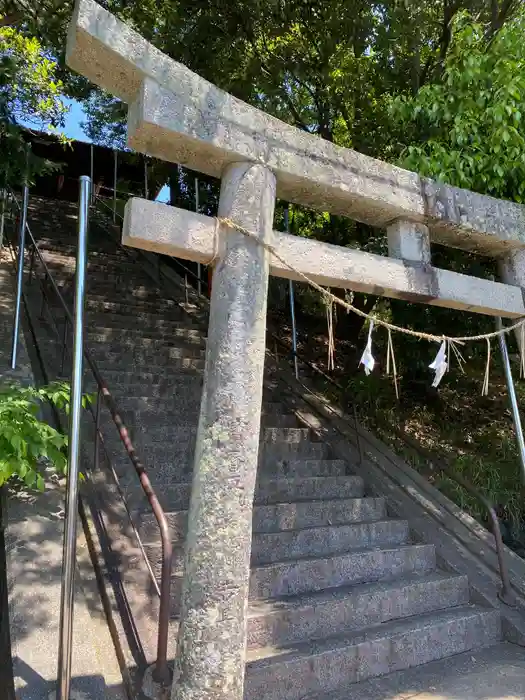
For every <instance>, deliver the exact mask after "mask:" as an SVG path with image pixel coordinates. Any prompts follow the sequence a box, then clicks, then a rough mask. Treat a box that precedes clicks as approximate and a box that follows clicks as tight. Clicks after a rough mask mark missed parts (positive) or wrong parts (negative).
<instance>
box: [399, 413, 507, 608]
mask: <svg viewBox="0 0 525 700" xmlns="http://www.w3.org/2000/svg"><path fill="white" fill-rule="evenodd" d="M388 427H389V429H390V430H392V432H393V433H394V434H395V435H396V436H397V437H398V438H399V439H400V440H402V441H403V442H404V443H405V444H406V445H408V447H410V448H411V449H412V450H414V452H416V453H417V454H419V455H421V457H423V459H424V460H425V461H426V462H428V464H429V465H430V468H431V469H435V470H436V471H439V472H442V473H443V474H445V475H446V476H448V478H449V479H451V480H452V481H455V482H456V483H457V484H459V485H460V486H462V487H463V488H464V489H465V490H466V491H468V492H469V493H471V494H472V495H473V496H474V498H476V499H477V500H478V501H479V502H480V503H481V504H482V505H483V506H484V507H485V508H486V510H487V512H488V514H489V517H490V519H491V522H492V534H493V535H494V540H495V543H496V553H497V556H498V566H499V574H500V578H501V591H500V592H499V593H498V597H499V598H500V600H501V601H502V602H504V603H505V604H506V605H510V606H513V605H514V604H515V599H514V594H513V592H512V586H511V583H510V577H509V572H508V568H507V563H506V561H505V553H504V549H503V548H504V544H503V537H502V535H501V526H500V522H499V518H498V515H497V513H496V510H495V508H494V506H493V505H492V503H491V502H490V501H489V499H488V498H487V497H486V496H484V495H483V494H482V493H481V492H480V491H478V489H477V488H476V487H475V486H473V485H472V484H471V483H470V482H469V481H467V479H465V478H464V477H463V476H462V475H461V474H458V473H457V472H456V471H455V470H454V469H452V467H451V466H450V465H449V464H448V463H447V462H446V459H445V458H444V457H442V456H439V457H438V456H437V455H435V454H434V453H432V452H430V450H427V449H426V448H425V447H423V445H420V444H419V443H418V442H417V440H415V439H414V438H413V437H412V436H411V435H409V434H408V433H407V432H406V431H405V430H401V429H399V428H396V427H395V426H392V425H389V426H388Z"/></svg>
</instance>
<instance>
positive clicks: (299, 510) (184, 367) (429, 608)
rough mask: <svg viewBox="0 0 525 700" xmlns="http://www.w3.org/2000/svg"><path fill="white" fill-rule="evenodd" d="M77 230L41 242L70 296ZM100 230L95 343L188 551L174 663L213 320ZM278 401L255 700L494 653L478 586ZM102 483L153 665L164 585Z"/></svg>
mask: <svg viewBox="0 0 525 700" xmlns="http://www.w3.org/2000/svg"><path fill="white" fill-rule="evenodd" d="M38 206H40V207H41V208H42V209H44V210H45V211H48V210H49V208H50V207H52V206H53V205H52V203H46V202H38V201H36V203H33V208H34V210H33V211H32V212H31V214H30V222H31V224H32V228H33V229H34V230H35V231H36V230H37V229H38V226H37V223H38V222H39V221H40V220H41V219H42V215H39V214H38V211H37V210H36V209H35V208H36V207H38ZM62 209H63V210H65V209H67V207H66V206H65V205H62ZM35 219H36V220H35ZM68 221H69V219H68V217H67V215H66V214H64V213H63V215H62V218H61V221H60V226H58V227H57V228H56V231H59V232H60V235H55V234H54V232H51V231H49V230H43V231H40V236H39V238H40V241H39V242H40V246H41V249H42V251H43V252H44V255H45V257H46V260H47V261H48V264H49V266H50V268H51V269H52V270H53V272H54V273H55V274H56V277H57V279H58V280H59V281H60V284H62V285H64V288H67V281H68V278H69V277H70V274H71V271H72V270H73V262H74V260H73V256H74V245H73V240H74V239H72V238H71V237H70V236H68V232H72V226H71V222H69V224H68ZM73 223H74V222H73ZM92 228H93V232H92V237H91V251H90V257H89V272H88V295H87V341H88V344H89V347H90V349H91V351H92V355H93V357H94V358H95V359H96V361H97V363H98V366H99V369H100V371H101V373H102V375H103V376H104V378H105V380H106V382H107V384H108V386H109V387H110V389H111V392H112V394H113V395H114V397H115V399H116V400H117V403H118V405H119V407H120V409H121V412H122V415H123V418H124V421H125V423H126V425H127V427H128V429H129V430H130V433H131V435H132V439H133V443H134V446H135V448H136V450H137V452H138V454H139V455H140V456H141V458H142V460H143V462H144V464H145V465H146V467H147V470H148V474H149V476H150V479H151V481H152V483H153V485H154V488H155V490H156V492H157V495H158V497H159V499H160V501H161V504H162V506H163V508H164V509H165V511H166V512H167V514H168V520H169V524H170V529H171V534H172V539H173V543H174V547H175V557H174V569H173V579H172V597H173V604H172V621H171V625H172V632H171V642H172V649H171V653H172V654H174V650H175V647H174V644H175V640H176V627H177V615H178V611H179V595H180V584H181V579H182V553H183V545H184V537H185V528H186V515H187V508H188V503H189V496H190V488H191V473H192V459H193V450H194V444H195V437H196V426H197V421H198V412H199V405H200V388H201V381H202V372H203V368H204V352H205V343H206V338H205V330H204V329H205V327H206V326H205V320H206V319H205V314H203V312H202V311H200V310H199V309H197V308H196V307H195V306H192V305H185V304H184V296H183V294H182V292H181V298H180V301H173V300H170V299H167V298H166V297H165V295H164V294H163V293H162V292H161V291H160V289H159V288H158V287H157V286H156V285H155V283H154V282H153V280H152V278H151V277H149V276H148V275H147V274H146V273H145V272H144V268H143V265H142V263H141V261H140V258H139V256H137V255H136V254H135V253H132V254H131V255H127V254H126V253H125V252H124V251H123V250H122V249H120V248H119V247H117V246H116V245H115V244H114V243H112V241H111V238H110V237H109V236H108V234H107V233H104V232H103V231H102V230H101V229H97V227H96V226H93V227H92ZM39 335H40V338H41V341H42V342H41V344H42V354H43V356H44V357H45V359H46V361H47V362H48V364H49V366H50V367H51V368H52V367H53V366H54V367H55V373H56V359H57V349H56V347H54V346H53V344H52V343H51V342H50V340H49V335H46V329H45V324H42V326H41V327H40V328H39ZM52 373H53V372H52ZM87 376H88V375H87V374H86V377H87ZM93 387H94V385H93V383H92V382H91V383H90V380H89V379H87V388H88V389H93ZM280 398H281V399H282V397H280V396H279V395H278V393H277V392H276V388H275V383H274V382H273V380H272V375H271V373H268V376H267V379H266V383H265V388H264V411H263V419H262V432H261V447H260V456H259V471H258V479H257V488H256V495H255V502H254V512H253V539H252V556H251V578H250V600H249V617H248V639H247V645H248V651H247V665H246V684H245V698H246V700H304V699H306V698H308V699H311V700H313V699H315V700H339V699H341V700H343V698H345V700H346V698H350V693H351V692H352V693H353V692H355V689H356V688H357V687H358V686H352V684H356V683H358V682H360V681H364V680H366V679H369V678H374V677H377V676H382V675H385V674H389V673H391V672H393V671H397V670H401V669H406V668H409V667H413V666H418V665H421V664H425V663H427V662H430V661H434V660H437V659H442V658H446V657H450V656H452V655H455V654H459V653H462V652H467V651H474V650H476V649H480V648H482V647H485V646H488V645H492V644H497V643H498V642H499V641H500V639H501V624H500V616H499V613H498V612H497V611H495V610H493V609H488V608H483V607H480V606H478V605H476V604H475V603H474V602H473V601H472V600H471V598H470V593H469V583H468V580H467V578H466V577H465V576H460V575H455V574H451V573H447V572H446V571H443V570H440V569H439V567H438V566H437V563H436V555H435V550H434V546H433V545H428V544H421V543H417V542H413V541H412V540H411V536H410V532H409V527H408V523H407V521H405V520H399V519H393V518H390V517H388V514H387V510H386V505H385V500H384V499H383V498H377V497H372V496H370V495H369V494H368V493H367V489H366V484H364V483H363V481H362V479H361V478H360V477H358V476H356V475H354V474H353V473H352V464H351V463H346V462H344V461H342V460H340V459H334V458H333V455H332V454H331V450H330V446H329V445H328V444H327V443H325V442H321V441H319V440H318V439H316V437H315V435H314V434H313V433H312V432H311V431H310V430H309V429H307V428H304V427H302V426H301V425H299V423H298V422H297V420H296V418H295V416H294V415H291V414H289V413H287V411H286V409H285V408H284V407H283V404H282V403H281V402H280ZM104 416H105V419H104V422H103V424H102V431H103V434H104V443H105V447H106V449H107V451H108V453H109V455H110V457H111V460H112V464H113V467H114V469H115V471H116V473H117V474H118V476H119V478H120V480H121V484H122V487H123V489H124V490H125V493H126V498H127V504H128V508H129V510H130V511H131V512H132V514H133V518H134V521H135V523H136V527H137V530H138V533H139V535H140V538H141V540H142V543H143V545H144V548H145V550H146V552H147V555H148V557H149V560H150V563H151V566H152V569H153V571H154V572H155V575H157V576H158V575H159V572H160V542H159V539H158V530H157V528H156V523H155V519H154V517H153V515H152V513H151V510H150V509H149V507H148V504H147V502H146V501H145V498H144V496H143V493H142V491H141V489H140V487H139V485H138V481H137V479H136V476H135V474H134V473H133V471H132V469H131V465H130V463H129V460H128V459H127V457H126V455H125V453H124V451H123V450H122V446H121V444H120V441H119V438H118V435H117V433H116V431H115V429H114V426H113V425H112V424H111V423H110V422H109V421H108V420H107V413H105V414H104ZM86 426H88V424H87V423H86ZM89 430H90V428H89V427H86V431H89ZM86 434H88V433H87V432H86ZM89 449H92V447H90V448H89ZM92 478H93V483H94V484H95V486H96V488H97V489H98V496H99V499H100V501H99V502H100V504H101V508H102V509H104V510H105V514H104V518H105V519H106V522H107V529H108V532H109V533H110V534H111V535H112V536H113V537H114V538H115V539H117V540H118V546H116V547H114V550H115V551H117V552H118V554H117V556H118V567H119V571H120V573H121V576H122V580H123V582H124V587H125V588H126V589H127V590H128V591H130V592H129V593H128V597H129V600H131V601H132V602H131V608H132V609H133V614H134V616H135V618H136V624H137V628H138V631H139V636H141V641H142V645H143V647H144V653H145V660H146V661H147V662H151V661H153V660H154V653H155V648H154V644H153V641H154V631H155V625H156V617H155V611H156V610H157V607H156V603H155V598H154V596H152V595H151V584H148V575H147V572H145V567H144V566H143V563H142V560H141V557H140V555H139V554H138V553H137V547H136V544H134V543H133V538H132V536H131V534H130V531H129V528H128V526H127V525H125V524H123V522H124V520H125V518H124V515H123V509H122V508H121V505H119V503H120V501H119V498H118V494H117V491H116V489H115V486H114V484H113V483H111V481H110V480H109V478H108V477H107V475H106V473H105V472H104V471H101V472H100V474H93V475H92ZM352 689H353V690H352ZM352 697H359V693H357V694H356V695H355V696H354V695H352Z"/></svg>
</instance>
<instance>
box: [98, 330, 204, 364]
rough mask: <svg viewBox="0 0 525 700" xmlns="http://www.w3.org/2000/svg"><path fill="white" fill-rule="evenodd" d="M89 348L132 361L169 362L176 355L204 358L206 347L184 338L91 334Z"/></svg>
mask: <svg viewBox="0 0 525 700" xmlns="http://www.w3.org/2000/svg"><path fill="white" fill-rule="evenodd" d="M89 348H90V350H91V351H92V353H93V354H96V355H119V356H120V357H123V358H125V359H128V358H129V360H130V362H134V363H136V362H145V363H146V362H153V363H155V364H159V362H169V361H170V360H171V359H172V358H174V357H196V358H201V359H204V357H205V356H206V349H205V348H204V347H202V346H199V345H196V344H194V343H193V344H192V343H185V342H184V341H183V340H182V339H175V340H173V341H166V340H160V341H156V340H149V339H147V338H144V339H141V340H139V339H133V340H130V341H127V340H124V339H122V340H113V341H107V340H103V341H98V340H94V339H93V338H92V337H91V336H89Z"/></svg>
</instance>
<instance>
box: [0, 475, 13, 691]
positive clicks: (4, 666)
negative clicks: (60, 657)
mask: <svg viewBox="0 0 525 700" xmlns="http://www.w3.org/2000/svg"><path fill="white" fill-rule="evenodd" d="M6 529H7V500H6V488H5V486H4V487H2V488H0V700H15V683H14V678H13V658H12V655H11V633H10V630H9V601H8V595H7V585H8V584H7V552H6V544H5V530H6Z"/></svg>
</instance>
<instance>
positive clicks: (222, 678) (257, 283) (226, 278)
mask: <svg viewBox="0 0 525 700" xmlns="http://www.w3.org/2000/svg"><path fill="white" fill-rule="evenodd" d="M274 207H275V178H274V176H273V174H272V172H271V171H270V170H268V169H267V168H265V167H264V166H262V165H255V164H253V163H252V164H250V163H234V164H233V165H230V166H228V167H227V168H226V170H225V172H224V174H223V177H222V185H221V195H220V202H219V216H220V217H223V218H229V219H232V220H233V221H234V222H235V223H237V224H240V225H241V226H243V227H245V228H247V229H248V230H249V231H251V232H254V233H256V234H257V235H258V236H259V238H260V239H261V241H264V242H265V243H270V242H271V236H272V223H273V214H274ZM216 244H217V245H218V262H217V264H216V268H215V274H214V277H213V290H212V295H211V307H210V321H209V332H208V345H207V352H206V369H205V375H204V387H203V395H202V403H201V413H200V419H199V428H198V433H197V447H196V453H195V465H194V471H193V487H192V494H191V503H190V512H189V519H188V520H189V521H188V539H187V543H186V558H185V573H184V584H183V592H182V610H181V622H180V628H179V646H178V651H177V657H176V661H175V675H174V682H173V690H172V699H173V700H225V699H226V698H228V700H242V697H243V681H244V663H245V647H246V626H245V625H244V624H243V621H244V620H245V619H246V605H247V603H246V601H247V599H248V586H249V575H250V551H251V534H252V503H253V495H254V490H255V480H256V475H257V461H258V453H259V431H260V423H261V402H262V386H263V369H264V355H265V342H266V302H267V292H268V274H269V254H268V253H267V252H266V250H265V249H264V247H263V246H261V245H259V244H258V243H257V242H256V241H254V240H251V238H249V237H246V236H245V235H243V234H242V233H239V232H237V231H234V230H232V229H228V228H227V227H226V226H224V225H221V228H220V234H219V240H218V241H217V242H216Z"/></svg>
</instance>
